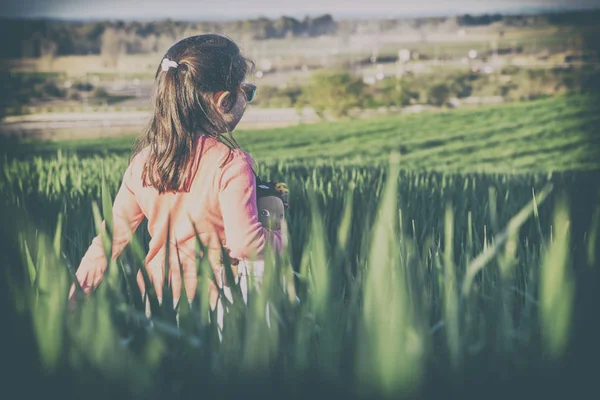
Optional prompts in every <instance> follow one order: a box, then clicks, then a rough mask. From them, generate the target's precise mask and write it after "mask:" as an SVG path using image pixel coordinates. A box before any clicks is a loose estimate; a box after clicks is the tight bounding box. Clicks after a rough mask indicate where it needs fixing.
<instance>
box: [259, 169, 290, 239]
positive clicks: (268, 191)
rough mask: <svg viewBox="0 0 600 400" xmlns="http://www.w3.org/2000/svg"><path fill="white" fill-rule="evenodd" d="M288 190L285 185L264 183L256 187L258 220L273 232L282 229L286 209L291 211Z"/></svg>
mask: <svg viewBox="0 0 600 400" xmlns="http://www.w3.org/2000/svg"><path fill="white" fill-rule="evenodd" d="M287 194H288V189H287V186H286V184H285V183H275V182H272V181H271V182H262V181H259V182H258V184H257V185H256V201H257V205H258V220H259V221H260V223H261V224H262V225H263V226H264V227H268V228H269V229H271V230H279V229H281V223H282V221H283V219H284V218H285V209H286V208H288V209H289V205H288V203H287V201H286V197H287Z"/></svg>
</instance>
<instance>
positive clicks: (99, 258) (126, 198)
mask: <svg viewBox="0 0 600 400" xmlns="http://www.w3.org/2000/svg"><path fill="white" fill-rule="evenodd" d="M130 177H131V165H130V166H129V167H128V168H127V171H125V174H124V176H123V182H122V183H121V187H120V188H119V191H118V192H117V196H116V197H115V201H114V203H113V209H112V211H113V238H112V239H113V240H112V258H113V259H116V258H117V257H118V256H119V254H121V251H123V249H124V248H125V246H126V245H127V243H129V240H130V239H131V235H132V234H133V232H135V230H136V229H137V227H138V225H139V224H140V222H141V221H142V219H143V218H144V213H143V212H142V209H141V208H140V206H139V204H138V202H137V200H136V199H135V196H134V194H133V191H132V190H131V188H130V185H129V183H128V182H129V179H130ZM105 229H106V221H102V230H105ZM107 264H108V262H107V260H106V256H105V254H104V248H103V246H102V238H101V236H100V235H98V236H96V237H95V238H94V239H93V240H92V244H91V245H90V247H89V248H88V250H87V252H86V253H85V255H84V256H83V259H82V260H81V263H80V264H79V269H91V268H99V269H100V270H101V271H105V270H106V266H107Z"/></svg>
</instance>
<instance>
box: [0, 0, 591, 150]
mask: <svg viewBox="0 0 600 400" xmlns="http://www.w3.org/2000/svg"><path fill="white" fill-rule="evenodd" d="M278 3H280V2H277V1H275V0H261V1H255V2H246V1H228V2H227V4H222V3H218V4H217V3H214V2H212V1H186V0H173V1H168V2H165V1H160V0H149V1H144V2H137V1H119V0H106V1H103V2H101V3H94V2H88V1H69V0H44V1H42V0H39V1H38V0H26V1H20V2H12V3H9V4H8V5H3V6H2V8H1V10H2V11H1V15H0V17H1V18H2V21H1V23H0V32H1V33H2V37H3V38H4V39H3V40H2V42H1V43H0V55H1V59H0V73H1V76H2V78H1V85H2V89H1V91H0V116H1V117H2V118H3V121H2V123H1V125H0V130H1V131H2V132H4V133H8V134H14V135H19V136H20V137H36V138H81V137H82V136H87V137H99V136H119V135H124V134H134V133H136V132H138V131H139V129H140V127H141V126H142V125H143V124H144V123H145V122H146V121H147V118H148V112H149V105H150V96H151V93H152V85H153V78H154V73H155V72H156V69H157V67H158V64H159V62H160V61H161V59H162V56H163V54H164V53H165V52H166V50H167V49H168V48H169V47H170V46H171V45H172V44H174V43H175V42H177V41H178V40H180V39H182V38H184V37H187V36H191V35H197V34H201V33H207V32H216V33H221V34H225V35H227V36H229V37H231V38H232V39H234V40H235V41H236V42H237V43H238V44H239V45H240V47H241V48H242V50H243V52H244V53H245V54H246V55H247V56H249V57H251V58H252V59H253V60H254V61H255V62H256V70H255V72H254V73H253V75H252V76H251V77H249V79H250V80H251V81H253V82H254V83H256V84H257V85H258V86H259V88H260V89H259V94H258V96H257V98H256V101H255V102H254V103H253V104H252V105H251V106H250V108H249V111H248V113H247V115H246V116H245V117H244V119H243V121H242V124H241V125H240V128H262V127H268V126H285V125H294V124H298V123H302V122H312V121H316V120H319V119H321V118H339V117H341V116H346V115H350V116H358V117H361V116H371V115H373V114H378V113H379V114H381V113H390V112H391V113H401V112H420V111H423V110H428V109H433V108H440V107H444V108H464V107H476V106H478V105H489V104H493V103H504V102H514V101H522V100H533V99H537V98H540V97H547V96H554V95H558V94H566V93H573V92H577V93H579V92H582V91H586V90H590V88H593V87H596V86H597V85H598V44H597V42H598V41H597V40H594V38H596V37H598V34H599V33H600V32H599V31H600V29H599V28H598V24H597V21H598V18H599V17H600V11H599V10H598V9H596V8H594V6H595V2H593V1H585V0H582V1H575V2H572V1H566V0H553V1H552V0H551V1H540V0H530V1H509V0H497V1H488V2H483V3H482V2H478V1H473V0H461V1H455V2H452V3H449V2H445V1H439V0H438V1H428V2H424V3H423V4H414V2H409V1H400V2H393V4H392V3H391V2H388V1H386V0H373V1H370V2H368V3H365V2H361V1H353V0H350V1H342V0H332V1H314V0H307V1H303V2H298V3H297V4H288V5H285V6H282V5H281V4H278ZM340 85H341V86H343V87H344V97H345V98H346V101H344V102H343V104H341V102H339V101H338V100H337V99H335V96H334V97H333V99H334V100H330V99H331V98H332V96H327V95H326V93H328V92H331V91H335V90H338V89H336V88H339V87H340ZM99 122H100V123H99ZM82 127H85V128H86V129H85V130H82V129H81V128H82Z"/></svg>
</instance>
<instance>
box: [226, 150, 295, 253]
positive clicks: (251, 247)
mask: <svg viewBox="0 0 600 400" xmlns="http://www.w3.org/2000/svg"><path fill="white" fill-rule="evenodd" d="M252 168H253V161H252V158H250V156H247V155H246V154H245V153H238V152H234V157H233V159H232V160H230V161H229V162H228V163H226V164H225V165H224V166H223V168H222V170H221V176H220V179H219V203H220V204H221V214H222V215H223V224H224V227H225V237H226V241H227V243H226V246H227V248H228V249H229V251H230V252H229V255H230V256H231V257H232V258H237V259H255V258H259V259H260V258H262V253H263V251H264V249H265V246H267V242H269V244H270V246H272V248H273V249H274V250H276V251H278V252H279V253H280V254H282V253H283V248H284V245H285V243H286V237H285V235H286V234H285V230H284V229H282V230H273V231H270V230H268V229H267V228H265V227H263V226H262V224H261V223H260V221H259V220H258V209H257V205H256V176H255V175H254V172H253V170H252Z"/></svg>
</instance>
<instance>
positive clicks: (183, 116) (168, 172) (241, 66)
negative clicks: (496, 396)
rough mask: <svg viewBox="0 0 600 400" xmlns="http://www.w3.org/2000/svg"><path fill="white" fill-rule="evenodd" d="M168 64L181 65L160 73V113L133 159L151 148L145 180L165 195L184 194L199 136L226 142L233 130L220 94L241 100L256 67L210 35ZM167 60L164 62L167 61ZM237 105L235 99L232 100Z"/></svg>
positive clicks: (171, 55) (176, 51)
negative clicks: (216, 97)
mask: <svg viewBox="0 0 600 400" xmlns="http://www.w3.org/2000/svg"><path fill="white" fill-rule="evenodd" d="M164 58H166V59H168V60H170V61H174V62H176V63H177V66H176V67H171V68H168V69H167V70H166V71H163V69H162V59H161V65H160V66H159V67H158V70H157V71H156V77H155V78H156V82H155V88H154V90H155V92H154V98H153V101H154V111H153V115H152V118H151V121H150V124H149V125H148V127H147V128H146V131H145V132H144V134H143V135H142V136H141V137H140V139H139V140H138V141H137V143H136V144H135V146H134V150H133V153H132V157H133V156H135V155H136V154H138V153H139V152H140V151H141V150H142V149H144V148H146V147H149V151H150V153H149V156H148V158H147V159H146V164H145V165H144V169H143V173H142V180H143V184H144V185H146V186H153V187H155V188H156V189H158V191H159V193H164V192H170V191H179V190H183V189H184V187H185V184H186V181H187V179H188V177H189V176H188V175H189V172H190V169H191V164H192V163H191V161H192V160H191V158H192V156H193V154H194V150H195V143H196V140H195V139H196V138H197V137H198V135H207V136H211V137H214V138H216V139H218V140H221V141H222V140H223V133H225V132H228V128H227V124H226V123H225V121H223V119H222V117H221V116H220V114H219V113H218V112H217V110H216V107H215V105H214V103H213V100H212V98H213V96H214V94H215V93H217V92H218V91H229V92H230V93H233V94H236V93H237V92H238V90H239V88H240V84H241V83H242V82H243V80H244V78H245V77H246V75H247V74H248V73H249V72H250V71H251V70H252V69H253V68H254V63H253V62H252V61H251V60H249V59H247V58H245V57H244V56H243V55H242V53H241V51H240V49H239V48H238V46H237V45H236V44H235V43H234V42H233V41H232V40H231V39H229V38H228V37H226V36H223V35H218V34H204V35H198V36H192V37H188V38H185V39H183V40H181V41H179V42H177V43H176V44H174V45H173V46H172V47H171V48H170V49H169V50H168V51H167V53H166V54H165V56H164ZM164 58H163V59H164ZM230 98H231V99H234V101H235V98H236V97H235V96H231V97H230Z"/></svg>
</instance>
